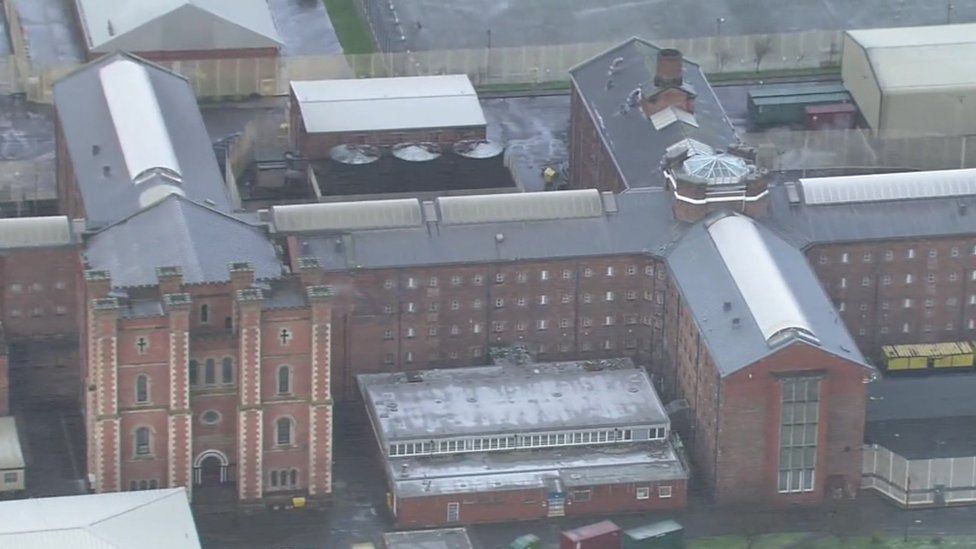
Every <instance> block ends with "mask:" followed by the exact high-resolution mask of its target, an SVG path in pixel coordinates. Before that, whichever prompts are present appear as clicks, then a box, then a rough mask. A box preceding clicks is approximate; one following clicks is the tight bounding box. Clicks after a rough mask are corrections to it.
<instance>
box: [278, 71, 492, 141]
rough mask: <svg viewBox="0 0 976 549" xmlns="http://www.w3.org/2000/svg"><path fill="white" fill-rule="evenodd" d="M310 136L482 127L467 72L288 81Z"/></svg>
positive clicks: (482, 117) (482, 115)
mask: <svg viewBox="0 0 976 549" xmlns="http://www.w3.org/2000/svg"><path fill="white" fill-rule="evenodd" d="M291 89H292V92H293V93H294V94H295V97H296V99H297V100H298V104H299V109H301V113H302V120H303V122H304V125H305V131H307V132H309V133H322V132H345V131H378V130H396V129H412V128H447V127H470V126H484V125H485V124H486V122H485V115H484V112H483V111H482V109H481V103H480V102H479V101H478V94H477V93H475V91H474V86H472V85H471V80H470V79H469V78H468V76H467V75H465V74H448V75H439V76H410V77H402V78H357V79H347V80H308V81H294V82H292V83H291Z"/></svg>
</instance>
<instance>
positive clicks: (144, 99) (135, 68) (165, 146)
mask: <svg viewBox="0 0 976 549" xmlns="http://www.w3.org/2000/svg"><path fill="white" fill-rule="evenodd" d="M98 78H99V80H101V83H102V90H103V92H104V94H105V101H106V103H108V112H109V116H111V118H112V124H113V125H114V126H115V133H116V135H118V138H119V145H120V146H121V147H122V157H123V158H124V160H125V165H126V168H127V169H128V171H129V178H130V179H133V180H135V179H136V178H137V177H138V176H139V175H140V174H142V173H145V172H146V171H148V170H152V169H153V168H163V169H166V170H169V171H170V172H172V174H173V175H177V176H181V172H180V163H179V161H177V159H176V151H175V150H174V149H173V142H172V141H171V140H170V132H169V130H168V129H167V128H166V121H165V120H163V111H162V109H161V108H160V106H159V99H158V98H157V97H156V91H155V90H154V89H153V85H152V83H151V82H150V81H149V73H148V72H146V67H145V66H144V65H140V64H138V63H136V62H135V61H131V60H129V59H126V58H120V59H118V60H116V61H113V62H112V63H109V64H108V65H105V66H104V67H102V68H100V69H99V70H98Z"/></svg>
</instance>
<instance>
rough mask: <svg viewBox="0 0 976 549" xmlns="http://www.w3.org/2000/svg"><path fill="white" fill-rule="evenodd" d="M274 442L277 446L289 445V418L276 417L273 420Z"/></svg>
mask: <svg viewBox="0 0 976 549" xmlns="http://www.w3.org/2000/svg"><path fill="white" fill-rule="evenodd" d="M275 431H276V433H275V442H276V443H277V444H278V445H279V446H289V445H290V444H291V438H292V437H291V419H289V418H287V417H282V418H278V421H276V422H275Z"/></svg>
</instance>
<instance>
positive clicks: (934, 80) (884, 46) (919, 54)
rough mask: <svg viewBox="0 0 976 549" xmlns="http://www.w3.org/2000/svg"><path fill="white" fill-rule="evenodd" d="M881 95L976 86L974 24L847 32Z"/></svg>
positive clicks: (975, 30)
mask: <svg viewBox="0 0 976 549" xmlns="http://www.w3.org/2000/svg"><path fill="white" fill-rule="evenodd" d="M847 34H848V36H850V38H851V40H853V41H854V42H855V43H857V44H858V45H859V46H860V47H861V48H863V49H864V50H865V51H866V53H867V57H868V60H869V62H870V63H871V66H872V68H873V70H874V74H875V76H876V77H877V79H878V83H879V85H880V86H881V88H882V90H884V91H889V92H890V91H902V92H907V91H922V90H927V89H943V90H952V89H967V90H972V89H973V88H974V86H976V70H974V68H973V67H974V66H973V59H976V24H965V25H938V26H930V27H900V28H889V29H863V30H852V31H847Z"/></svg>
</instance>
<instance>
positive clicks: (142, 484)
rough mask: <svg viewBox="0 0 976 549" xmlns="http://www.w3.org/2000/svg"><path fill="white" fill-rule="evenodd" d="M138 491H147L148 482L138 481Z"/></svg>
mask: <svg viewBox="0 0 976 549" xmlns="http://www.w3.org/2000/svg"><path fill="white" fill-rule="evenodd" d="M139 489H140V490H148V489H149V482H147V481H145V480H140V481H139Z"/></svg>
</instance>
